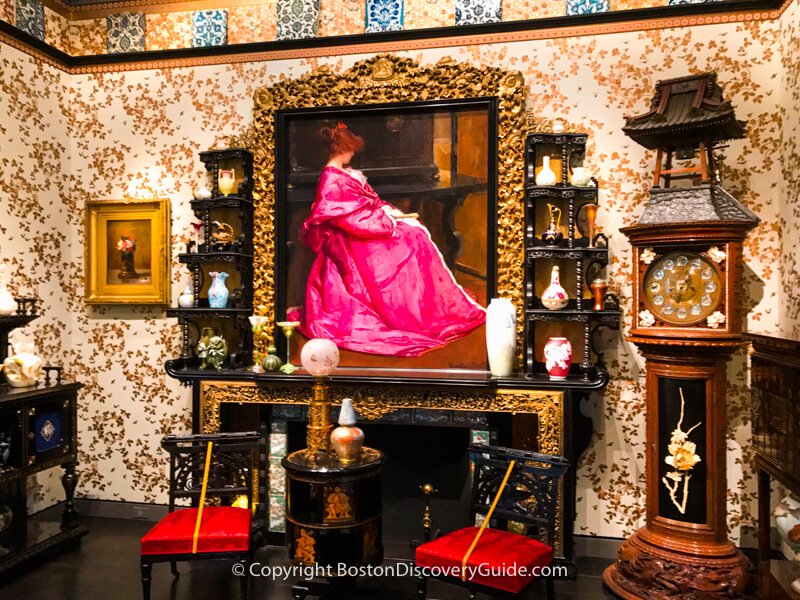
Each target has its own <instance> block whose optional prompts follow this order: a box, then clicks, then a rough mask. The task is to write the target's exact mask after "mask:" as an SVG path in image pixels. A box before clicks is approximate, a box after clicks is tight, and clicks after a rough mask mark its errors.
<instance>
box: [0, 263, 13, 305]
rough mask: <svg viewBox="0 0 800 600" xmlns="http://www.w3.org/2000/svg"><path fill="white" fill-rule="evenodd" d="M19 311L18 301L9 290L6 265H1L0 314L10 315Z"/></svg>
mask: <svg viewBox="0 0 800 600" xmlns="http://www.w3.org/2000/svg"><path fill="white" fill-rule="evenodd" d="M16 312H17V301H16V300H14V296H12V295H11V292H10V291H9V290H8V285H7V283H6V266H5V265H0V315H3V316H9V315H13V314H15V313H16Z"/></svg>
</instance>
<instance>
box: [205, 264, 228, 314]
mask: <svg viewBox="0 0 800 600" xmlns="http://www.w3.org/2000/svg"><path fill="white" fill-rule="evenodd" d="M209 275H211V278H212V282H211V287H209V288H208V305H209V306H210V307H211V308H225V307H227V306H228V296H229V295H230V292H229V291H228V286H226V285H225V280H226V279H227V278H228V274H227V273H226V272H225V271H219V272H217V271H212V272H211V273H209Z"/></svg>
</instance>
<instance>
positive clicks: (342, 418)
mask: <svg viewBox="0 0 800 600" xmlns="http://www.w3.org/2000/svg"><path fill="white" fill-rule="evenodd" d="M363 445H364V432H363V431H361V429H359V428H358V427H356V413H355V411H354V410H353V400H352V399H350V398H344V399H343V400H342V408H341V409H340V410H339V426H338V427H337V428H336V429H334V430H333V431H331V446H332V447H333V449H334V451H335V452H336V454H337V455H338V456H339V462H343V463H351V462H354V461H355V460H356V459H357V458H358V457H359V455H360V454H361V448H362V446H363Z"/></svg>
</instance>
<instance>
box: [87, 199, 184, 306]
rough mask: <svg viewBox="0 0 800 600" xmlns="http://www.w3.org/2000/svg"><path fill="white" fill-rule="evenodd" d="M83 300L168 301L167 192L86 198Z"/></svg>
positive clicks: (168, 244)
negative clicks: (164, 195) (146, 196)
mask: <svg viewBox="0 0 800 600" xmlns="http://www.w3.org/2000/svg"><path fill="white" fill-rule="evenodd" d="M84 225H85V228H84V231H85V233H86V249H85V251H86V255H85V286H86V303H87V304H169V302H170V277H169V268H170V248H171V246H170V203H169V200H168V199H167V198H157V197H156V198H150V199H140V198H127V199H125V200H90V201H89V202H87V203H86V219H85V223H84Z"/></svg>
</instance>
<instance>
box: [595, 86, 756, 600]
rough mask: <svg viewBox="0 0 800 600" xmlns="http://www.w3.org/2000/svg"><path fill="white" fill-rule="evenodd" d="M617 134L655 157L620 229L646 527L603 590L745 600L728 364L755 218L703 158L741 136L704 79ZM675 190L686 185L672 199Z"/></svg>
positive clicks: (672, 89)
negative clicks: (729, 466)
mask: <svg viewBox="0 0 800 600" xmlns="http://www.w3.org/2000/svg"><path fill="white" fill-rule="evenodd" d="M624 131H625V133H626V134H627V135H628V136H630V137H631V138H632V139H634V140H635V141H637V142H639V143H641V144H642V145H644V146H645V147H647V148H650V149H655V150H657V159H656V169H655V174H654V187H653V188H652V190H651V195H650V200H649V203H648V206H647V208H646V209H645V213H644V215H643V216H642V218H641V220H640V221H639V223H638V224H637V225H636V226H633V227H627V228H625V229H623V230H622V232H623V233H624V234H625V235H627V236H628V238H629V239H630V241H631V244H632V245H633V280H634V288H633V289H634V295H633V308H634V315H633V328H632V330H631V331H630V333H629V335H628V339H629V340H630V341H632V342H633V343H635V344H636V345H637V346H638V347H639V349H640V350H641V352H642V354H643V355H644V357H645V358H646V360H647V392H646V393H647V463H646V475H647V518H646V524H645V526H644V527H642V528H641V529H640V530H639V531H637V532H636V533H634V534H633V535H632V536H631V537H630V538H628V539H627V540H626V541H625V542H624V543H623V545H622V548H621V549H620V553H619V557H618V559H617V561H616V563H614V564H613V565H611V566H610V567H608V569H606V571H605V573H604V581H605V584H606V586H607V587H608V588H609V589H610V590H611V591H612V592H614V593H615V594H616V595H617V596H620V597H622V598H626V599H633V598H648V599H650V600H666V599H676V600H677V599H681V600H691V599H700V598H703V599H715V598H720V599H722V598H725V599H731V598H746V597H748V596H749V595H750V594H751V592H752V589H751V588H752V586H753V578H752V576H751V571H752V568H751V566H750V563H749V562H748V560H747V559H746V558H745V557H744V556H743V555H742V554H741V552H739V551H738V550H737V549H736V547H735V546H734V544H733V543H732V542H730V541H729V540H728V534H727V522H726V491H727V484H726V477H725V421H726V411H725V399H726V382H727V377H726V363H727V361H728V359H729V358H730V355H731V353H732V352H733V351H734V350H736V348H738V347H739V346H740V345H741V343H742V342H741V336H740V331H741V315H740V311H739V304H740V298H739V294H740V281H739V278H740V271H741V266H742V243H743V241H744V239H745V237H746V236H747V234H748V232H749V231H750V230H751V229H752V228H753V227H755V226H756V225H757V224H758V217H756V216H755V215H754V214H753V213H752V212H751V211H749V210H748V209H747V208H745V207H744V206H743V205H742V204H741V203H740V202H739V201H737V200H736V199H735V198H734V197H733V196H731V195H730V194H729V193H728V192H726V191H725V190H724V189H723V188H722V187H721V186H720V185H719V181H718V177H717V176H716V174H715V168H714V156H713V148H714V145H715V144H716V143H719V142H720V141H721V140H725V139H731V138H739V137H743V136H744V124H743V123H742V122H740V121H737V120H736V119H735V117H734V114H733V108H732V107H731V105H730V103H729V102H726V101H725V100H724V99H723V98H722V89H721V88H720V87H719V85H717V83H716V77H715V74H713V73H707V74H703V75H696V76H690V77H683V78H679V79H672V80H667V81H661V82H659V83H658V85H657V87H656V94H655V97H654V98H653V101H652V105H651V110H650V111H649V112H648V113H646V114H644V115H640V116H638V117H632V118H629V119H627V123H626V127H625V128H624ZM696 158H697V159H699V160H697V162H696V163H695V164H692V165H690V166H680V167H676V166H674V165H673V160H678V161H692V162H694V161H695V159H696ZM681 164H684V165H685V163H681ZM681 179H693V181H691V183H692V184H693V185H689V186H685V185H684V186H682V187H676V186H673V183H674V182H675V180H681ZM698 180H699V181H698ZM662 183H663V187H662Z"/></svg>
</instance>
